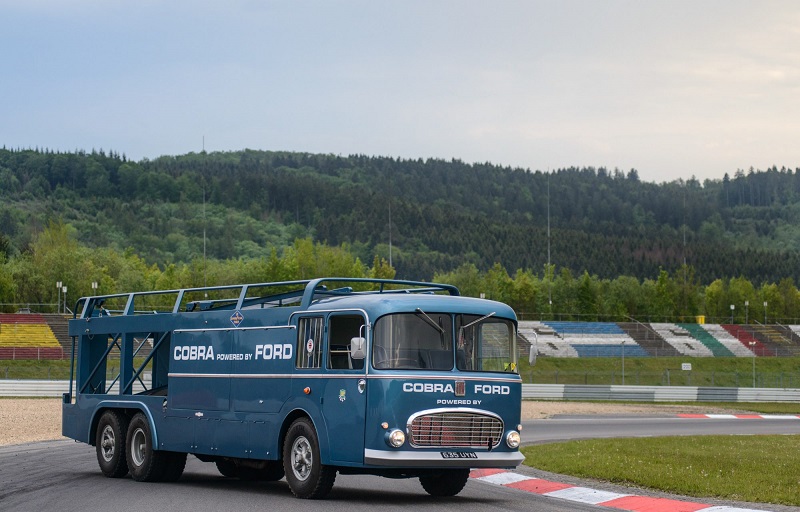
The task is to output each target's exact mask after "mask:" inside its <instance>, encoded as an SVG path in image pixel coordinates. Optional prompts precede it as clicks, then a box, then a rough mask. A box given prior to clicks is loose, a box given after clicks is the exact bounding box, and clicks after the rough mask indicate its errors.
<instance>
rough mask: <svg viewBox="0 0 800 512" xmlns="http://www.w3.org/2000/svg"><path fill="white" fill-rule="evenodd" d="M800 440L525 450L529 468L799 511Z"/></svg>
mask: <svg viewBox="0 0 800 512" xmlns="http://www.w3.org/2000/svg"><path fill="white" fill-rule="evenodd" d="M798 450H800V435H788V436H785V435H782V436H771V435H770V436H692V437H660V438H646V439H639V438H633V439H591V440H584V441H570V442H566V443H553V444H545V445H536V446H527V447H524V448H523V449H522V453H523V454H524V455H525V464H526V465H528V466H531V467H535V468H538V469H542V470H545V471H551V472H554V473H560V474H567V475H573V476H577V477H583V478H596V479H600V480H605V481H609V482H613V483H617V484H627V485H635V486H640V487H647V488H651V489H657V490H661V491H665V492H669V493H675V494H683V495H687V496H695V497H715V498H722V499H730V500H737V501H750V502H758V503H776V504H782V505H795V506H797V505H800V458H798V457H797V453H798Z"/></svg>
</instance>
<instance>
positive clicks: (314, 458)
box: [283, 418, 336, 499]
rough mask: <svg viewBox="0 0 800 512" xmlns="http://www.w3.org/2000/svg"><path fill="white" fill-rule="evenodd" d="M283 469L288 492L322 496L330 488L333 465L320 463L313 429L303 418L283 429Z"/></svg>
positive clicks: (331, 485) (310, 496)
mask: <svg viewBox="0 0 800 512" xmlns="http://www.w3.org/2000/svg"><path fill="white" fill-rule="evenodd" d="M283 469H284V472H285V473H286V481H287V482H288V483H289V488H290V489H291V490H292V494H294V495H295V496H297V497H298V498H303V499H319V498H324V497H325V496H326V495H327V494H328V493H329V492H330V490H331V488H333V482H334V480H335V479H336V469H335V468H333V467H331V466H325V465H323V464H322V462H321V460H320V453H319V441H318V440H317V432H316V430H315V429H314V425H313V424H312V423H311V421H309V420H308V419H307V418H299V419H297V420H295V421H294V423H292V425H291V426H290V427H289V430H288V431H287V432H286V438H285V439H284V442H283Z"/></svg>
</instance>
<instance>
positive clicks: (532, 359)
mask: <svg viewBox="0 0 800 512" xmlns="http://www.w3.org/2000/svg"><path fill="white" fill-rule="evenodd" d="M533 336H534V340H533V341H532V342H531V351H530V353H529V354H528V363H529V364H530V365H531V366H533V365H535V364H536V355H537V354H538V353H539V348H538V345H539V335H538V334H536V332H534V333H533Z"/></svg>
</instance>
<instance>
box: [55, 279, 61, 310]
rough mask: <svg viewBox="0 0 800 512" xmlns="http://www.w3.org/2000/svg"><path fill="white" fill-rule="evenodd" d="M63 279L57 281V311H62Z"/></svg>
mask: <svg viewBox="0 0 800 512" xmlns="http://www.w3.org/2000/svg"><path fill="white" fill-rule="evenodd" d="M61 285H62V283H61V281H56V290H58V300H57V301H56V313H61Z"/></svg>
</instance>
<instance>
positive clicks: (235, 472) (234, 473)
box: [216, 459, 239, 478]
mask: <svg viewBox="0 0 800 512" xmlns="http://www.w3.org/2000/svg"><path fill="white" fill-rule="evenodd" d="M216 464H217V471H219V472H220V474H221V475H222V476H225V477H228V478H236V477H238V476H239V468H238V467H237V466H236V463H235V462H233V461H232V460H227V459H220V460H218V461H216Z"/></svg>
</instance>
